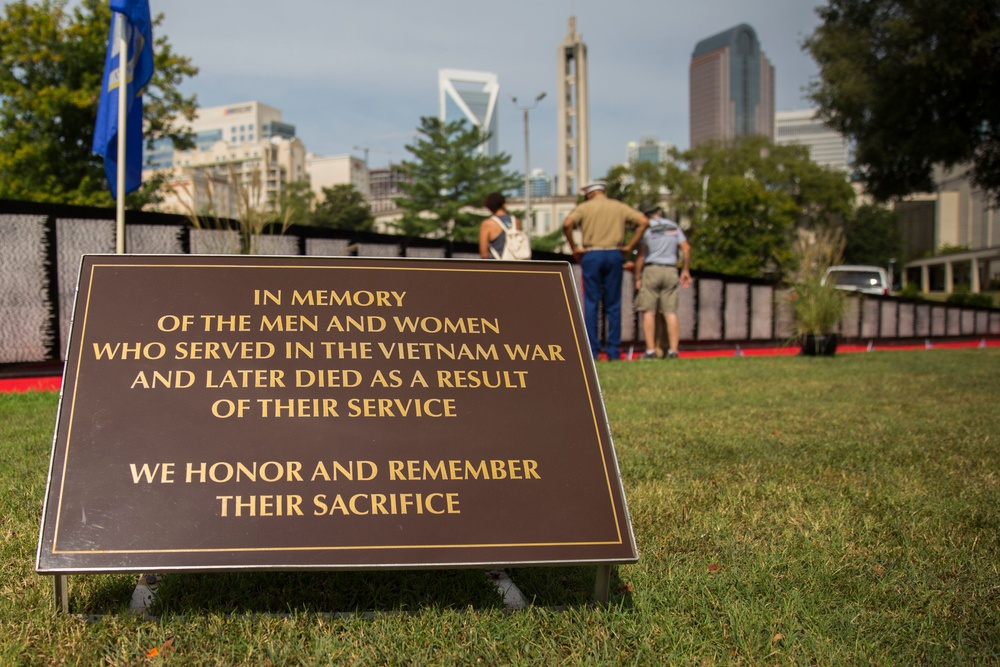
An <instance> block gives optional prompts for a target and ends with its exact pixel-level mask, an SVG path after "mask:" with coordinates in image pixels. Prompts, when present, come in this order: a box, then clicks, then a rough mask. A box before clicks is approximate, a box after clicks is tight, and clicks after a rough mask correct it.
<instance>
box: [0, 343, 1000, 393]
mask: <svg viewBox="0 0 1000 667" xmlns="http://www.w3.org/2000/svg"><path fill="white" fill-rule="evenodd" d="M969 347H1000V338H982V339H980V340H969V341H954V342H953V341H940V342H935V343H931V342H927V343H922V344H914V345H884V346H880V347H875V346H871V347H869V346H867V345H841V346H839V347H837V352H838V353H853V352H885V351H895V350H949V349H958V348H969ZM798 353H799V349H798V348H797V347H793V346H788V347H757V348H747V349H745V350H744V349H741V348H740V347H739V346H736V347H735V348H728V349H716V350H682V351H681V354H682V357H683V358H684V359H701V358H705V357H773V356H794V355H796V354H798ZM640 354H642V350H641V349H639V350H633V351H632V358H633V360H635V359H637V358H638V357H639V355H640ZM61 387H62V378H61V377H58V376H46V377H25V378H0V392H19V391H59V389H60V388H61Z"/></svg>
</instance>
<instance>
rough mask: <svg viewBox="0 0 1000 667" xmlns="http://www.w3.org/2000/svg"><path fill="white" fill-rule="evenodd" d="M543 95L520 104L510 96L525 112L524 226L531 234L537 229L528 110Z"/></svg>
mask: <svg viewBox="0 0 1000 667" xmlns="http://www.w3.org/2000/svg"><path fill="white" fill-rule="evenodd" d="M543 97H545V93H544V92H541V93H538V94H537V95H535V99H534V101H533V102H532V103H531V104H529V105H527V106H518V104H517V98H516V97H514V96H513V95H511V96H510V99H511V101H512V102H514V106H516V107H517V108H518V109H520V110H521V111H523V112H524V228H525V230H526V231H527V232H528V233H529V234H531V233H533V232H534V231H535V230H534V227H533V225H532V222H531V158H530V157H529V152H528V111H529V110H531V109H534V108H535V107H536V106H538V103H539V102H541V101H542V98H543Z"/></svg>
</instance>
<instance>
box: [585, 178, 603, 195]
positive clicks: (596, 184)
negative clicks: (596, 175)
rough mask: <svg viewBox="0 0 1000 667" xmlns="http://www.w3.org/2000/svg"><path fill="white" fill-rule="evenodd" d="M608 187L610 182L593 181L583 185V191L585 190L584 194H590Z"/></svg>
mask: <svg viewBox="0 0 1000 667" xmlns="http://www.w3.org/2000/svg"><path fill="white" fill-rule="evenodd" d="M607 187H608V184H607V183H605V182H604V181H593V182H591V183H587V184H586V185H585V186H583V188H582V189H581V192H583V194H585V195H589V194H590V193H591V192H594V191H596V190H604V189H606V188H607Z"/></svg>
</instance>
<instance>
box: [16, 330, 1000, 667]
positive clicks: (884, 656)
mask: <svg viewBox="0 0 1000 667" xmlns="http://www.w3.org/2000/svg"><path fill="white" fill-rule="evenodd" d="M599 372H600V377H601V385H602V389H603V391H604V397H605V402H606V405H607V410H608V415H609V419H610V422H611V431H612V433H613V435H614V438H615V447H616V449H617V452H618V458H619V464H620V467H621V472H622V477H623V480H624V485H625V490H626V493H627V497H628V501H629V509H630V512H631V515H632V522H633V525H634V528H635V533H636V538H637V541H638V544H639V550H640V560H639V562H638V563H637V564H635V565H628V566H622V567H620V568H617V570H616V575H615V578H614V579H613V584H612V603H611V604H610V605H609V606H607V607H604V608H594V607H591V606H589V605H588V604H587V603H588V601H589V600H590V598H591V596H592V594H593V581H594V569H593V568H591V567H561V568H519V569H514V570H512V572H511V576H512V578H513V579H514V581H515V582H516V583H517V585H518V586H519V587H520V588H521V590H522V591H523V592H524V593H525V595H526V596H528V597H529V599H531V600H533V603H534V606H533V607H532V608H531V609H529V610H526V611H519V612H508V611H506V610H505V609H504V607H503V603H502V601H501V600H500V599H499V596H498V595H497V594H496V593H495V591H494V590H493V589H492V588H491V587H490V585H489V584H488V583H487V582H486V580H485V578H484V577H483V574H482V572H479V571H474V570H467V571H463V570H456V571H444V572H422V571H421V572H375V573H371V572H364V573H361V572H349V573H302V572H296V573H243V574H228V573H224V574H174V575H170V576H168V577H166V578H165V579H164V582H163V584H162V585H161V588H160V596H159V600H158V602H157V605H156V607H155V608H154V612H155V613H156V614H158V619H157V620H143V619H142V618H138V617H135V616H133V615H131V614H130V613H129V612H128V610H127V607H128V601H129V598H130V596H131V592H132V588H133V586H134V584H135V577H134V576H128V575H88V576H72V577H70V584H71V587H70V596H71V611H72V612H73V613H72V614H71V615H70V616H64V615H61V614H58V613H56V612H55V611H54V609H53V599H52V598H53V593H52V582H51V577H42V576H39V575H36V574H35V572H34V570H33V566H34V556H35V549H36V546H37V539H38V522H39V516H40V512H41V503H42V498H43V494H44V487H45V478H46V474H47V469H48V458H49V451H50V447H51V438H52V428H53V424H54V420H55V411H56V404H57V396H56V394H54V393H29V394H19V395H18V394H9V395H0V521H2V524H0V525H2V531H3V541H2V556H0V559H2V560H0V565H2V573H0V593H2V594H0V664H3V665H7V664H28V665H53V664H83V665H135V664H166V665H228V664H252V665H268V664H276V665H285V664H296V665H298V664H307V665H312V664H324V665H325V664H337V665H341V664H370V665H375V664H392V665H396V664H455V665H466V664H484V665H496V664H553V665H555V664H560V665H561V664H609V665H618V664H639V665H660V664H695V665H713V664H727V665H728V664H747V665H757V664H789V663H803V664H822V665H827V664H885V665H890V664H891V665H907V664H935V665H937V664H977V665H978V664H1000V409H998V407H1000V406H998V402H1000V349H995V348H994V349H968V350H933V351H914V352H876V353H871V354H864V353H862V354H845V355H839V356H837V357H835V358H832V359H817V358H803V357H781V358H759V357H757V358H747V357H730V358H721V359H681V360H679V361H672V362H666V361H660V362H642V363H619V364H601V365H600V366H599ZM553 414H554V415H557V414H558V406H553ZM352 610H358V611H363V612H376V613H375V614H374V615H372V614H367V615H366V614H360V615H349V616H340V615H337V614H336V612H343V611H352ZM87 615H99V618H97V619H96V620H95V619H94V618H88V617H87ZM169 639H172V640H173V642H172V645H171V646H170V647H169V648H168V650H167V651H166V655H165V657H164V656H163V655H161V656H160V657H154V658H148V657H146V652H147V651H149V650H150V649H152V648H155V647H159V646H161V645H163V644H164V642H166V641H167V640H169Z"/></svg>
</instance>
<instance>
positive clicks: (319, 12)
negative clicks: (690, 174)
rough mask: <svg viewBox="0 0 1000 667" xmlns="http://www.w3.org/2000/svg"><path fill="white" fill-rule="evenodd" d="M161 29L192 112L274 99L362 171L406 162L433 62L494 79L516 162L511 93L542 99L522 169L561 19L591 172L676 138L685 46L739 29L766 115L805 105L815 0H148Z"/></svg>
mask: <svg viewBox="0 0 1000 667" xmlns="http://www.w3.org/2000/svg"><path fill="white" fill-rule="evenodd" d="M150 4H151V8H152V11H153V12H154V14H155V13H158V12H163V13H164V14H165V20H164V22H163V24H162V25H161V26H160V28H159V31H158V34H166V35H167V37H168V38H169V40H170V43H171V44H172V46H173V47H174V49H175V50H176V51H177V52H178V53H181V54H184V55H186V56H188V57H190V58H191V59H192V60H193V61H194V64H195V65H197V66H198V67H199V68H200V70H201V71H200V73H199V74H198V76H196V77H194V78H193V79H191V80H188V81H186V82H185V83H184V84H183V86H182V90H183V91H184V92H186V93H195V94H197V96H198V101H199V103H200V104H201V105H203V106H214V105H221V104H231V103H235V102H243V101H248V100H259V101H261V102H264V103H265V104H269V105H271V106H274V107H278V108H279V109H281V110H282V112H283V117H284V120H285V121H286V122H288V123H291V124H293V125H295V126H296V128H297V134H298V136H299V138H301V139H302V140H303V142H305V145H306V148H307V149H308V150H309V151H310V152H313V153H316V154H319V155H340V154H344V153H348V152H353V153H354V154H356V155H359V156H360V155H362V154H363V151H360V150H356V149H353V147H354V146H367V147H368V149H369V162H370V164H371V165H372V166H373V167H378V166H384V165H385V164H387V163H388V162H389V161H390V160H391V161H394V162H399V161H402V160H404V159H407V158H408V157H409V154H408V153H407V152H406V150H405V149H404V146H405V144H406V143H408V142H410V141H411V140H412V138H413V136H414V132H415V128H416V127H417V125H418V124H419V119H420V117H421V116H432V115H436V114H437V72H438V70H439V69H443V68H454V69H472V70H486V71H491V72H495V73H497V75H498V76H499V81H500V86H501V100H500V118H499V123H500V126H499V132H498V134H499V139H500V147H501V150H503V151H504V152H506V153H508V154H509V155H511V157H512V161H511V167H512V168H513V169H516V170H518V171H520V170H523V168H524V135H523V127H524V126H523V117H522V114H521V112H520V111H519V110H518V109H517V108H516V107H515V105H514V104H513V102H511V100H510V95H512V94H513V95H516V96H518V97H519V98H521V100H528V99H531V98H533V97H534V95H536V94H537V93H538V92H541V91H545V92H546V93H548V97H547V98H546V99H544V100H543V101H542V102H541V103H540V104H539V105H538V106H537V107H536V108H535V109H534V110H532V111H531V113H530V121H531V122H530V135H531V157H532V167H533V168H536V167H541V168H543V169H545V170H546V171H548V172H549V173H554V172H555V165H556V142H555V135H556V105H555V101H554V97H555V90H556V53H557V47H558V45H559V44H560V43H561V41H562V39H563V36H564V35H565V34H566V32H567V27H568V22H567V19H568V17H569V16H570V15H571V14H572V15H575V16H576V17H577V31H578V32H579V33H580V34H582V36H583V39H584V41H585V43H586V44H587V48H588V57H589V67H590V76H589V85H590V112H591V123H590V137H591V173H592V176H594V177H598V176H601V175H603V174H604V173H605V172H606V171H607V169H608V168H609V167H610V166H611V165H613V164H615V163H616V162H622V161H624V158H625V145H626V143H627V142H628V141H631V140H636V139H638V138H640V137H642V136H647V135H655V136H657V137H659V138H660V139H661V140H665V141H671V142H673V143H674V144H676V145H678V146H680V147H682V148H686V147H687V137H688V88H687V86H688V64H689V61H690V58H691V52H692V51H693V50H694V47H695V44H696V43H697V42H698V41H699V40H701V39H703V38H705V37H708V36H710V35H713V34H715V33H717V32H721V31H723V30H726V29H728V28H731V27H733V26H735V25H737V24H739V23H749V24H750V25H751V26H753V28H754V29H755V31H756V32H757V36H758V39H759V40H760V42H761V45H762V48H763V50H764V52H765V53H766V54H767V56H768V58H769V59H770V60H771V62H772V64H774V66H775V69H776V89H777V99H776V106H777V109H778V110H779V111H780V110H786V109H796V108H804V107H806V106H808V103H807V102H806V101H805V100H804V94H803V89H804V88H805V87H806V86H807V85H808V84H809V82H810V80H811V79H813V78H814V77H815V76H816V67H815V64H814V63H813V61H812V60H811V58H809V56H808V55H806V54H805V53H803V52H802V50H801V48H800V47H801V43H802V40H803V39H804V38H805V37H806V36H808V35H809V34H811V33H812V31H813V30H814V29H815V27H816V26H817V25H818V23H819V20H818V18H817V16H816V13H815V6H816V5H817V4H818V3H817V0H701V1H700V2H697V3H675V2H667V1H666V0H620V1H619V2H607V0H506V1H504V2H484V1H482V0H423V1H422V2H414V1H413V0H407V1H404V0H382V1H381V2H353V1H352V2H347V1H345V0H288V2H285V3H282V4H280V5H278V4H271V3H267V4H264V3H254V2H246V1H245V0H207V1H206V0H197V1H196V0H170V1H169V2H168V1H167V0H151V2H150Z"/></svg>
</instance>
